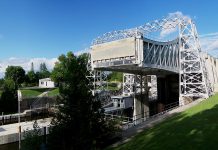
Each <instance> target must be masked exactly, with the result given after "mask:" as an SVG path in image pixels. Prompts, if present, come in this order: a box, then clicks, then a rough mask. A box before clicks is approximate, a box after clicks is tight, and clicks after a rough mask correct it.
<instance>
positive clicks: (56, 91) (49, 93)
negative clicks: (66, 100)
mask: <svg viewBox="0 0 218 150" xmlns="http://www.w3.org/2000/svg"><path fill="white" fill-rule="evenodd" d="M59 94H60V93H59V88H55V89H53V90H51V91H49V92H48V96H57V95H59Z"/></svg>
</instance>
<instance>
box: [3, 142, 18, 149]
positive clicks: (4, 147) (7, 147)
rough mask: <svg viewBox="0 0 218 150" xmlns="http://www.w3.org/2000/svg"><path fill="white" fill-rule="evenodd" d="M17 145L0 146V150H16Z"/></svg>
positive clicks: (16, 143)
mask: <svg viewBox="0 0 218 150" xmlns="http://www.w3.org/2000/svg"><path fill="white" fill-rule="evenodd" d="M18 149H19V144H18V142H15V143H10V144H5V145H0V150H18Z"/></svg>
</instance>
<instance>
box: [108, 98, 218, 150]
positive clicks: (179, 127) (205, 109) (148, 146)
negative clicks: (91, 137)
mask: <svg viewBox="0 0 218 150" xmlns="http://www.w3.org/2000/svg"><path fill="white" fill-rule="evenodd" d="M109 149H111V150H215V149H218V94H216V95H215V96H213V97H211V98H209V99H208V100H204V101H202V102H201V103H200V104H198V105H197V106H194V107H192V108H190V109H188V110H186V111H185V112H183V113H180V114H178V115H176V116H174V117H171V118H169V119H167V120H165V121H164V122H162V123H160V124H158V125H156V126H154V127H153V128H151V129H147V130H145V131H143V132H141V133H139V134H138V135H137V136H135V137H134V138H133V139H132V140H130V141H129V142H128V143H126V144H123V145H120V146H118V147H116V148H109Z"/></svg>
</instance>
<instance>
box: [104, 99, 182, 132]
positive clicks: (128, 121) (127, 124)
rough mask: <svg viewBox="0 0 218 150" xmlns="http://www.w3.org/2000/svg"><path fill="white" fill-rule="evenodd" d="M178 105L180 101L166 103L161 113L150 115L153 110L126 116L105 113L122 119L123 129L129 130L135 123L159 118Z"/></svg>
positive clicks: (112, 117) (111, 117) (106, 115)
mask: <svg viewBox="0 0 218 150" xmlns="http://www.w3.org/2000/svg"><path fill="white" fill-rule="evenodd" d="M178 107H179V101H178V102H173V103H170V104H167V105H165V107H164V109H163V111H162V112H160V113H156V114H155V115H150V114H151V111H147V112H144V113H143V114H137V115H134V116H133V117H124V116H119V115H113V114H105V117H106V118H109V119H116V120H118V121H120V123H121V126H122V129H123V130H127V129H129V128H131V127H133V126H135V125H138V124H141V123H143V122H146V121H149V120H151V119H154V118H157V117H159V116H161V115H163V114H165V113H167V112H169V111H171V110H173V109H176V108H178Z"/></svg>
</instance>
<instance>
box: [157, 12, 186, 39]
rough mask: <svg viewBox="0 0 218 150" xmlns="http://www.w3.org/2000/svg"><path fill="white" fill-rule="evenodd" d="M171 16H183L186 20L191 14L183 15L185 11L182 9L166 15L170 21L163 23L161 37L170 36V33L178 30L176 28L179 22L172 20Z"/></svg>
mask: <svg viewBox="0 0 218 150" xmlns="http://www.w3.org/2000/svg"><path fill="white" fill-rule="evenodd" d="M170 18H183V19H185V20H188V19H190V17H189V16H187V15H183V13H182V12H180V11H176V12H173V13H169V14H168V16H167V17H166V19H167V20H168V21H167V22H165V23H164V24H163V28H162V30H161V32H160V37H161V38H163V37H166V36H168V35H170V34H172V33H175V32H176V31H177V28H176V26H177V23H176V22H174V21H171V20H170ZM170 27H171V28H170Z"/></svg>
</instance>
